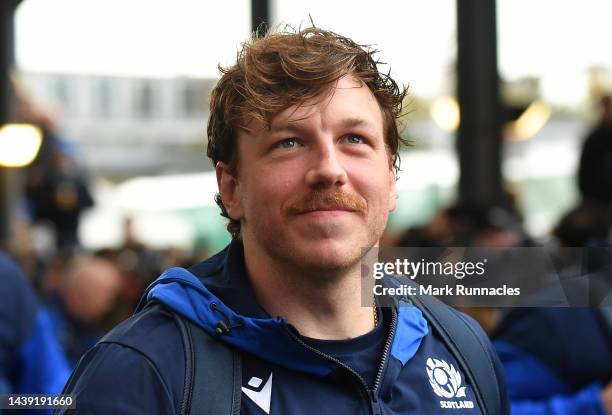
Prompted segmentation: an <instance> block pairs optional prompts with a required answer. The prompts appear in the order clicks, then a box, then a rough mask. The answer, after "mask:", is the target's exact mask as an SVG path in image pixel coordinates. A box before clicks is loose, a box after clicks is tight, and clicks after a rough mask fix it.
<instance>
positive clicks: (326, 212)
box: [299, 208, 354, 218]
mask: <svg viewBox="0 0 612 415" xmlns="http://www.w3.org/2000/svg"><path fill="white" fill-rule="evenodd" d="M352 212H354V210H350V209H342V208H320V209H315V210H309V211H307V212H303V213H300V215H299V216H309V217H322V218H324V217H334V216H340V215H343V214H345V213H352Z"/></svg>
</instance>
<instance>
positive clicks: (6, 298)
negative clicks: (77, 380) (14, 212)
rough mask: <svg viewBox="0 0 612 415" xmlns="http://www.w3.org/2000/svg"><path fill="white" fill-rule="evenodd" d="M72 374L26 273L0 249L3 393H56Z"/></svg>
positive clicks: (0, 378) (0, 374)
mask: <svg viewBox="0 0 612 415" xmlns="http://www.w3.org/2000/svg"><path fill="white" fill-rule="evenodd" d="M69 374H70V369H69V367H68V363H67V361H66V358H65V356H64V354H63V351H62V350H61V348H60V346H59V343H58V342H57V339H56V337H55V335H54V333H53V330H52V328H51V324H50V320H49V316H48V315H47V313H46V312H45V310H44V309H43V308H42V307H40V305H39V303H38V301H37V298H36V295H35V293H34V291H33V289H32V287H31V286H30V284H29V283H28V281H27V279H26V277H25V275H24V274H23V272H22V271H21V270H20V269H19V267H18V266H17V265H16V264H15V263H14V262H13V261H12V260H10V259H9V258H8V257H7V256H6V255H4V254H3V253H1V252H0V394H6V393H55V394H57V393H59V392H60V391H61V390H62V388H63V386H64V383H65V382H66V380H67V379H68V375H69ZM20 413H24V412H20ZM36 413H38V414H40V413H41V412H40V411H37V412H36Z"/></svg>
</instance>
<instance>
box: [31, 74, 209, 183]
mask: <svg viewBox="0 0 612 415" xmlns="http://www.w3.org/2000/svg"><path fill="white" fill-rule="evenodd" d="M22 78H23V81H24V83H25V85H26V86H27V88H28V89H29V91H30V93H31V94H32V95H33V96H34V98H35V99H36V100H40V101H42V102H43V103H45V104H48V105H50V106H52V107H53V108H55V109H56V110H57V112H58V117H59V119H60V125H61V130H62V132H63V133H64V134H65V135H66V136H67V138H68V139H69V140H70V141H72V142H74V143H75V144H77V151H78V156H79V158H80V160H81V162H82V163H83V164H84V165H86V166H87V167H88V168H89V169H90V170H92V171H93V172H94V173H96V174H100V175H102V176H106V177H117V178H122V177H129V176H134V175H142V174H157V173H160V172H185V171H202V170H205V169H208V168H211V166H209V164H208V163H207V162H206V160H205V157H204V154H205V137H206V119H207V118H208V97H209V95H210V91H211V89H212V86H213V85H214V82H215V80H213V79H196V78H130V77H116V76H95V75H82V74H58V73H39V72H26V73H23V74H22Z"/></svg>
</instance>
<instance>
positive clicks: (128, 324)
mask: <svg viewBox="0 0 612 415" xmlns="http://www.w3.org/2000/svg"><path fill="white" fill-rule="evenodd" d="M213 303H214V305H213ZM145 304H147V305H148V306H146V305H145ZM160 305H161V306H160ZM172 312H174V313H180V314H182V315H183V316H185V317H187V318H189V319H190V320H192V321H193V322H195V323H196V324H198V325H199V326H200V327H202V328H203V329H204V330H205V331H207V332H208V333H210V334H212V335H214V333H215V329H216V328H217V326H218V324H219V322H220V321H221V320H223V321H225V322H227V323H228V325H229V326H230V327H231V329H230V331H229V332H228V333H227V334H224V335H223V336H217V338H218V339H219V341H223V342H225V343H226V344H228V345H230V346H232V347H234V348H236V349H237V350H239V351H240V353H241V356H242V362H243V365H242V371H243V382H242V385H243V387H242V390H243V394H242V400H241V405H242V407H241V413H242V414H259V415H261V414H266V413H267V414H309V415H311V414H317V415H325V414H334V415H337V414H383V413H384V414H386V415H395V414H398V415H399V414H428V415H435V414H448V412H449V409H446V408H444V409H443V408H442V406H443V405H447V404H446V402H453V405H463V406H464V409H461V410H460V411H457V410H454V411H455V413H461V414H481V413H482V411H481V410H480V408H479V407H478V404H477V402H476V399H475V397H474V392H473V390H472V385H471V384H469V383H468V382H467V380H466V378H465V377H464V376H463V374H462V373H461V368H460V366H459V364H458V363H457V361H456V360H455V357H454V356H453V355H452V354H451V353H450V352H449V350H448V349H447V348H446V346H445V345H444V344H443V342H442V341H441V339H440V338H438V336H437V334H436V333H433V332H432V331H431V330H429V326H428V323H427V321H426V320H425V319H424V317H423V315H422V314H421V312H420V310H418V309H417V308H415V307H412V306H400V307H398V306H397V305H396V306H395V307H393V308H387V309H385V311H384V313H385V315H384V321H387V322H390V330H389V333H390V334H389V335H388V336H389V337H388V340H387V344H388V347H387V353H386V354H385V356H384V357H383V358H382V359H381V360H382V361H381V362H380V368H381V369H380V371H379V376H378V377H377V381H376V382H375V385H374V387H373V388H369V387H368V386H367V385H366V384H365V383H364V382H363V381H362V380H361V379H360V378H359V376H357V375H356V373H352V372H351V371H350V370H349V369H347V368H346V367H343V366H342V364H341V363H340V362H338V361H333V360H332V359H329V358H327V357H324V356H322V355H321V354H320V353H317V352H316V351H314V350H313V349H312V348H309V347H308V346H307V345H306V344H305V343H303V342H301V341H300V336H299V334H298V333H297V331H296V330H295V329H294V328H293V327H292V326H290V325H289V324H288V323H287V322H286V321H285V320H284V319H282V318H280V317H276V318H271V317H270V316H268V315H267V314H266V313H265V311H264V310H262V309H261V307H260V306H259V305H258V304H257V303H256V301H255V297H254V295H253V293H252V290H251V288H250V285H249V283H248V278H247V276H246V271H245V265H244V254H243V251H242V244H241V243H239V242H233V243H232V244H231V245H230V246H229V247H228V248H226V249H225V250H223V251H221V252H220V253H219V254H217V255H215V256H214V257H212V258H210V259H209V260H207V261H205V262H202V263H200V264H198V265H196V266H194V267H192V268H190V269H189V270H186V269H182V268H172V269H170V270H168V271H166V272H165V273H164V274H163V275H162V276H161V277H160V278H159V279H157V280H156V281H155V282H154V283H153V284H152V285H151V286H150V287H149V288H148V289H147V291H146V293H145V296H144V297H143V301H141V305H140V306H139V309H138V312H137V313H136V314H135V315H134V316H133V317H131V318H130V319H128V320H126V321H125V322H123V323H121V324H120V325H119V326H117V327H116V328H115V329H113V333H112V339H111V340H108V339H110V337H106V338H105V339H102V341H101V342H100V343H98V345H97V346H96V347H94V348H93V349H92V350H90V351H89V352H88V353H87V354H86V355H85V356H84V357H83V358H82V359H81V361H80V362H79V364H78V366H77V368H76V369H75V371H74V372H73V375H72V377H71V379H70V380H69V382H68V384H67V385H66V389H65V393H74V394H76V400H77V411H76V413H87V414H109V413H121V414H179V413H181V406H182V403H183V385H184V382H185V375H184V373H185V356H184V351H183V344H182V338H181V335H180V333H179V331H178V328H177V325H176V323H175V319H174V317H173V316H172V314H171V313H172ZM478 330H479V333H481V334H482V331H481V330H480V328H478ZM490 353H491V358H492V359H493V361H494V362H497V364H498V366H497V370H498V371H500V370H501V367H500V366H499V362H498V361H497V358H496V357H495V356H494V352H493V351H492V349H491V350H490ZM228 370H231V368H228ZM428 370H429V371H428ZM447 375H448V376H447ZM194 393H197V391H194ZM466 403H467V404H466ZM465 405H467V407H465ZM470 405H471V406H472V407H470ZM450 411H451V412H452V411H453V410H450Z"/></svg>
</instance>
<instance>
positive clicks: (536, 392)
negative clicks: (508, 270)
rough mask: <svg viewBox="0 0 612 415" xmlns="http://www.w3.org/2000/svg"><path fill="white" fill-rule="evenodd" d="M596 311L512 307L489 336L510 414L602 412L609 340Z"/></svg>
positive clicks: (611, 372) (610, 371)
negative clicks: (498, 361) (502, 373)
mask: <svg viewBox="0 0 612 415" xmlns="http://www.w3.org/2000/svg"><path fill="white" fill-rule="evenodd" d="M602 320H603V319H600V316H599V315H598V313H597V311H596V310H593V309H589V308H540V309H516V310H513V311H512V312H510V313H509V314H508V316H506V317H505V318H504V320H503V321H502V323H501V324H500V326H499V327H498V328H497V330H496V333H494V334H493V339H494V342H493V344H494V345H495V348H496V349H497V352H498V354H499V357H500V359H501V361H502V363H503V365H504V369H505V372H506V383H507V387H508V394H509V396H510V400H511V401H512V413H513V414H515V415H606V411H605V409H604V407H603V403H602V402H601V397H600V395H601V391H602V388H603V387H604V386H605V385H606V384H607V383H608V382H610V381H611V380H612V339H611V338H610V337H609V336H610V333H607V331H608V329H607V327H606V326H605V325H604V323H603V321H602Z"/></svg>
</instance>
